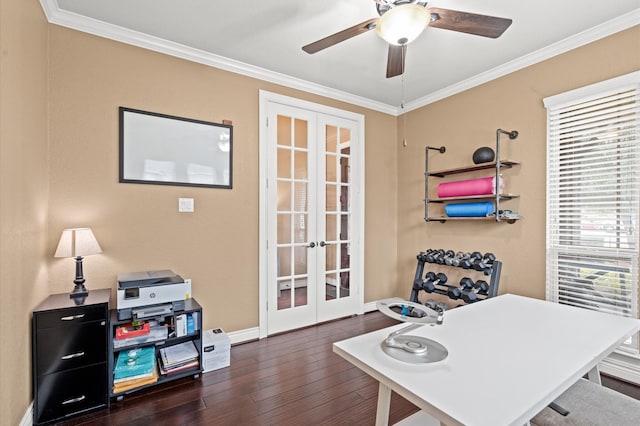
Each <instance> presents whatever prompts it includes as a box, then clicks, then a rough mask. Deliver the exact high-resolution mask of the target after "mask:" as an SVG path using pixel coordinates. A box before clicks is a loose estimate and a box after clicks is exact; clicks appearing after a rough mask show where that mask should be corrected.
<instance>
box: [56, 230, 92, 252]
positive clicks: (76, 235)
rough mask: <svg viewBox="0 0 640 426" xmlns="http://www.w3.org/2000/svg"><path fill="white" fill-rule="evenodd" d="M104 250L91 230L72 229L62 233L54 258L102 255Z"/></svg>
mask: <svg viewBox="0 0 640 426" xmlns="http://www.w3.org/2000/svg"><path fill="white" fill-rule="evenodd" d="M101 252H102V249H101V248H100V244H98V241H97V240H96V237H95V236H94V235H93V232H91V229H90V228H71V229H65V230H64V231H62V236H61V237H60V242H59V243H58V248H57V249H56V253H55V254H54V257H77V256H88V255H90V254H98V253H101Z"/></svg>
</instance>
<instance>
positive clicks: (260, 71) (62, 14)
mask: <svg viewBox="0 0 640 426" xmlns="http://www.w3.org/2000/svg"><path fill="white" fill-rule="evenodd" d="M40 4H41V5H42V9H43V10H44V13H45V15H46V17H47V20H48V21H49V23H51V24H55V25H60V26H62V27H66V28H71V29H74V30H77V31H81V32H84V33H88V34H93V35H96V36H99V37H104V38H107V39H110V40H114V41H119V42H122V43H126V44H130V45H133V46H137V47H141V48H143V49H147V50H152V51H154V52H159V53H164V54H166V55H170V56H174V57H177V58H181V59H185V60H187V61H192V62H197V63H200V64H203V65H207V66H210V67H214V68H218V69H222V70H225V71H229V72H233V73H236V74H241V75H244V76H247V77H252V78H256V79H259V80H263V81H268V82H270V83H275V84H279V85H282V86H286V87H290V88H292V89H297V90H302V91H304V92H308V93H313V94H316V95H320V96H325V97H328V98H331V99H335V100H338V101H343V102H347V103H349V104H352V105H357V106H361V107H364V108H369V109H372V110H375V111H379V112H383V113H386V114H391V115H395V114H396V110H397V108H396V107H395V106H392V105H388V104H385V103H383V102H378V101H374V100H372V99H368V98H365V97H362V96H358V95H354V94H352V93H348V92H344V91H341V90H336V89H332V88H330V87H327V86H322V85H320V84H316V83H312V82H310V81H306V80H302V79H299V78H295V77H291V76H288V75H285V74H281V73H277V72H274V71H270V70H267V69H264V68H260V67H256V66H253V65H249V64H246V63H243V62H240V61H236V60H233V59H229V58H226V57H223V56H220V55H216V54H213V53H210V52H205V51H203V50H200V49H194V48H192V47H188V46H185V45H182V44H179V43H174V42H172V41H168V40H165V39H161V38H159V37H155V36H151V35H149V34H144V33H141V32H138V31H133V30H130V29H127V28H123V27H120V26H117V25H113V24H108V23H106V22H103V21H99V20H97V19H93V18H89V17H87V16H82V15H79V14H76V13H73V12H69V11H66V10H63V9H60V8H59V7H58V2H57V0H40Z"/></svg>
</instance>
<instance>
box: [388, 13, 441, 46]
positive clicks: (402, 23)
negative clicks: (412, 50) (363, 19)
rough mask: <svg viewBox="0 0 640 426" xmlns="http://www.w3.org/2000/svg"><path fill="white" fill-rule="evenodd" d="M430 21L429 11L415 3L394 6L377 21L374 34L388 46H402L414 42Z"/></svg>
mask: <svg viewBox="0 0 640 426" xmlns="http://www.w3.org/2000/svg"><path fill="white" fill-rule="evenodd" d="M430 20H431V14H430V13H429V10H428V9H427V8H426V7H424V6H420V5H417V4H415V3H410V4H402V5H399V6H395V7H393V8H391V9H389V10H388V11H387V12H385V13H384V14H383V15H382V16H381V17H380V20H379V21H378V25H377V26H376V32H377V33H378V35H379V36H380V37H382V38H383V39H384V40H386V41H387V42H388V43H390V44H394V45H396V46H402V45H405V44H409V43H411V42H412V41H413V40H415V39H416V38H417V37H418V36H419V35H420V34H422V31H424V29H425V28H426V27H427V25H428V24H429V21H430Z"/></svg>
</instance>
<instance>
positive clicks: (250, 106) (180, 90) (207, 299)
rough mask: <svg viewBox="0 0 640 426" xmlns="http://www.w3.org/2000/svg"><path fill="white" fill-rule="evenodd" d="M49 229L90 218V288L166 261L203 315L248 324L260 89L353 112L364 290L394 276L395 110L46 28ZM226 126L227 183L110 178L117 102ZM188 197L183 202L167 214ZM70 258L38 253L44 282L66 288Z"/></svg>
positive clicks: (253, 284) (381, 286)
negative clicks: (94, 243)
mask: <svg viewBox="0 0 640 426" xmlns="http://www.w3.org/2000/svg"><path fill="white" fill-rule="evenodd" d="M49 54H50V57H51V64H50V74H49V75H50V85H51V100H50V117H51V119H50V138H51V157H50V168H51V173H50V178H51V196H50V199H51V201H50V206H49V207H50V215H49V219H50V232H49V233H48V235H47V239H48V248H49V251H50V252H51V253H53V251H54V249H55V245H56V243H57V239H58V238H59V236H60V231H61V230H62V229H63V228H65V227H71V226H90V227H92V228H93V230H94V233H95V235H96V237H97V239H98V241H99V242H100V244H101V245H102V248H103V253H102V254H100V255H97V256H91V257H87V258H86V259H85V261H84V272H85V275H86V278H87V283H86V285H87V286H88V287H89V288H90V289H96V288H112V289H114V290H115V286H116V274H118V273H121V272H131V271H140V270H149V269H157V268H170V269H173V270H174V271H176V272H177V273H179V274H181V275H183V276H184V277H190V278H192V279H193V294H194V296H195V297H196V299H197V300H198V301H199V302H200V303H201V304H202V305H203V306H204V323H205V324H204V326H205V327H207V328H211V327H214V326H216V327H223V328H224V329H225V330H226V331H235V330H240V329H245V328H250V327H256V326H257V325H258V294H259V293H258V274H259V271H258V255H259V252H258V219H259V205H258V204H259V198H258V197H259V145H258V143H259V141H258V133H259V127H258V125H259V123H258V114H259V109H258V91H259V90H260V89H265V90H268V91H271V92H277V93H281V94H285V95H289V96H295V97H298V98H303V99H306V100H310V101H313V102H318V103H322V104H326V105H329V106H333V107H338V108H343V109H346V110H349V111H354V112H357V113H362V114H365V116H366V118H365V120H366V123H365V125H366V129H365V132H366V148H365V151H366V154H365V155H366V185H367V192H366V195H365V197H366V211H367V212H370V213H369V214H368V215H367V219H366V230H365V233H366V236H365V238H366V251H367V253H366V261H365V267H366V275H367V277H371V276H373V277H375V278H376V279H375V280H370V281H367V290H366V294H365V300H366V301H371V300H375V299H378V298H380V297H386V296H391V295H392V294H393V291H394V290H395V282H396V254H395V248H396V240H397V229H396V228H397V225H396V223H397V215H396V208H397V203H396V198H395V196H396V175H397V170H396V163H397V162H396V155H397V152H396V147H395V135H396V118H395V117H392V116H389V115H386V114H381V113H377V112H371V111H367V110H365V109H363V108H358V107H354V106H352V105H348V104H344V103H340V102H336V101H332V100H329V99H324V98H321V97H318V96H311V95H309V94H306V93H302V92H297V91H294V90H291V89H286V88H282V87H279V86H276V85H273V84H269V83H265V82H263V81H259V80H255V79H252V78H247V77H243V76H239V75H236V74H232V73H229V72H225V71H221V70H218V69H214V68H210V67H206V66H204V65H199V64H195V63H191V62H187V61H184V60H181V59H177V58H173V57H170V56H166V55H162V54H158V53H154V52H150V51H146V50H143V49H140V48H137V47H132V46H128V45H124V44H121V43H117V42H114V41H110V40H106V39H103V38H99V37H94V36H91V35H87V34H83V33H80V32H77V31H73V30H69V29H66V28H62V27H58V26H51V27H50V51H49ZM121 105H122V106H127V107H132V108H138V109H142V110H147V111H154V112H160V113H165V114H171V115H177V116H181V117H189V118H195V119H201V120H208V121H218V122H220V121H222V120H223V119H227V120H232V121H233V125H234V147H233V148H234V152H233V189H232V190H223V189H209V188H189V187H177V186H159V185H139V184H121V183H118V106H121ZM178 197H193V198H194V199H195V213H193V214H190V213H189V214H187V213H178V212H177V203H178ZM72 279H73V261H71V260H70V259H54V258H51V259H50V282H51V292H53V293H55V292H65V291H69V290H70V288H71V286H72V284H71V281H72Z"/></svg>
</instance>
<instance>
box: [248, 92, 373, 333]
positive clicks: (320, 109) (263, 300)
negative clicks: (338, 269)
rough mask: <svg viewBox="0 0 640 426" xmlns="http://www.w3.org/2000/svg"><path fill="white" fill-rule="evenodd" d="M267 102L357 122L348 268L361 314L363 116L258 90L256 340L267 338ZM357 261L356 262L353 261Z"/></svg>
mask: <svg viewBox="0 0 640 426" xmlns="http://www.w3.org/2000/svg"><path fill="white" fill-rule="evenodd" d="M270 102H275V103H280V104H283V105H289V106H292V107H295V108H302V109H307V110H310V111H314V112H316V113H320V114H326V115H334V116H336V117H342V118H346V119H349V120H353V121H355V122H357V124H358V126H357V132H358V141H359V143H358V144H357V145H356V146H352V147H351V152H352V158H351V160H352V162H357V166H358V167H357V170H358V172H357V174H356V175H354V176H353V178H354V182H357V185H355V186H354V191H355V193H354V194H353V197H354V198H353V199H354V200H357V202H356V203H355V204H356V205H355V206H353V207H354V208H353V211H352V229H353V231H354V233H355V234H356V235H354V239H353V241H352V244H353V245H354V246H356V247H352V250H353V252H356V253H358V256H354V258H353V260H354V262H352V265H351V267H352V268H353V269H352V276H351V277H350V279H351V283H352V288H353V289H355V290H356V291H357V296H356V297H357V312H356V313H357V314H362V313H364V182H365V181H364V176H365V174H364V152H365V150H364V144H365V139H364V115H362V114H357V113H354V112H350V111H344V110H341V109H337V108H333V107H329V106H326V105H321V104H316V103H313V102H309V101H304V100H300V99H296V98H292V97H289V96H284V95H279V94H277V93H272V92H267V91H265V90H260V115H259V117H260V125H259V132H260V133H259V145H260V153H259V154H260V175H259V176H260V186H259V188H260V190H259V196H260V215H259V221H260V223H259V228H260V230H259V236H258V238H259V249H258V251H259V253H258V258H259V279H258V284H259V338H263V337H267V330H268V328H267V299H268V295H267V280H268V277H267V273H268V270H267V247H266V241H267V211H266V209H267V200H266V188H267V183H268V182H267V162H268V152H267V151H268V150H267V144H268V128H267V116H268V104H269V103H270ZM356 259H357V260H356Z"/></svg>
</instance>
